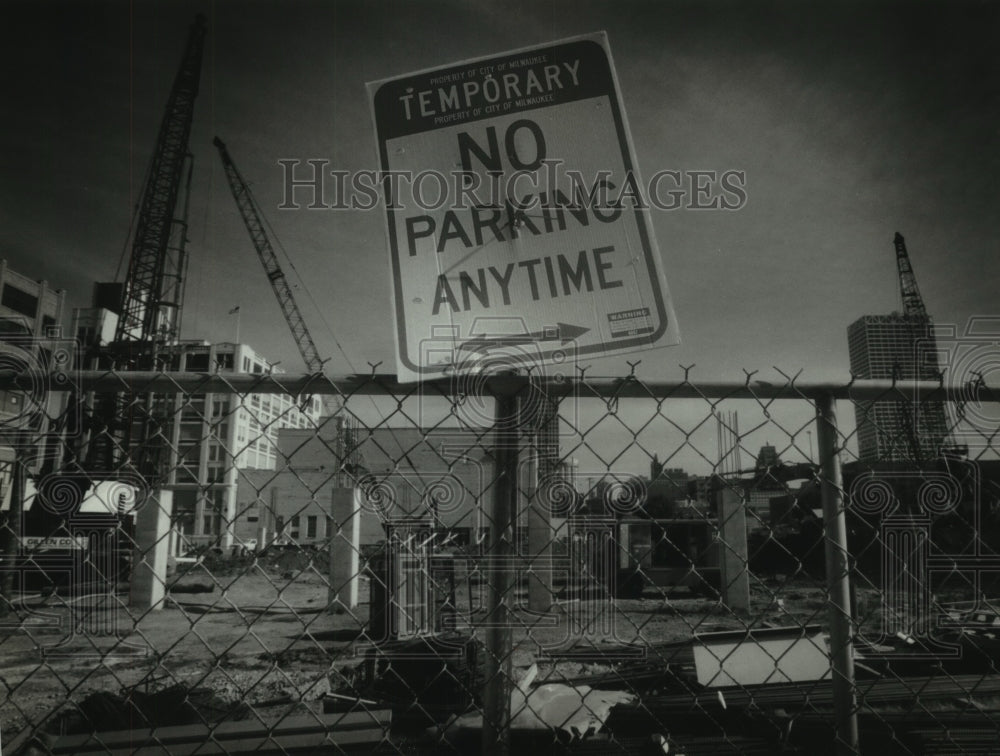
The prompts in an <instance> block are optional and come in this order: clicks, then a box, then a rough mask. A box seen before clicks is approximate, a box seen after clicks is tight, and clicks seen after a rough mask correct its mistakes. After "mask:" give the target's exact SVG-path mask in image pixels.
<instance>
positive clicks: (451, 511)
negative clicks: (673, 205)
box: [0, 351, 1000, 756]
mask: <svg viewBox="0 0 1000 756" xmlns="http://www.w3.org/2000/svg"><path fill="white" fill-rule="evenodd" d="M54 354H55V352H54V351H51V352H50V356H52V355H54ZM230 367H232V366H230ZM237 367H238V366H237ZM17 372H18V375H15V376H7V377H5V378H4V379H3V380H4V381H5V383H4V385H3V387H2V388H4V389H5V390H6V393H5V394H4V399H5V409H6V412H5V414H4V415H3V420H4V422H3V426H2V429H0V433H2V441H3V447H2V449H0V452H2V457H3V458H2V460H0V464H2V469H0V483H2V486H3V502H4V503H3V514H4V531H3V534H2V539H0V544H2V545H3V562H2V568H3V573H2V588H3V607H2V609H3V616H2V617H0V660H2V667H0V669H2V672H0V682H2V686H0V690H2V693H0V726H2V739H3V740H2V742H3V747H4V753H171V754H175V753H190V754H195V753H220V754H227V753H228V754H236V753H317V752H331V753H334V752H336V753H339V752H369V751H378V752H390V753H392V752H399V753H424V752H427V753H480V752H488V753H505V752H511V751H516V750H517V749H522V750H523V749H537V750H543V749H549V750H555V751H556V752H568V753H636V752H647V753H665V752H669V753H686V754H689V756H693V755H694V754H710V753H718V754H723V753H726V754H729V753H732V754H736V753H768V754H770V753H800V752H803V753H817V752H830V753H835V752H836V753H854V752H864V753H877V752H880V751H881V752H885V753H914V754H917V753H934V754H940V753H992V752H995V750H994V749H995V748H996V746H995V743H996V742H998V741H1000V737H998V726H1000V673H998V671H997V669H996V666H995V665H996V659H997V657H998V651H1000V635H998V633H1000V607H998V602H1000V583H998V578H1000V558H998V556H997V554H998V548H1000V516H998V504H1000V463H998V461H997V460H998V455H997V451H998V442H997V438H996V436H997V431H998V423H997V422H996V420H995V419H994V418H995V412H994V410H995V409H996V406H997V405H996V399H997V397H996V394H995V393H994V392H991V391H990V390H989V389H988V388H986V387H985V386H984V385H983V384H982V383H979V384H977V385H975V386H962V387H949V386H945V385H938V384H934V383H925V382H890V381H884V382H880V381H853V382H852V383H851V384H849V385H819V384H810V385H806V384H802V383H800V382H798V381H797V380H796V379H795V377H793V376H785V375H783V374H781V373H780V372H779V373H777V376H778V378H777V379H771V380H768V381H764V380H760V379H758V377H757V375H756V374H747V375H745V376H744V377H743V378H741V379H740V380H737V381H734V382H729V383H726V382H714V381H701V380H698V379H697V378H696V375H695V373H694V371H692V370H685V371H684V377H683V379H682V380H679V381H677V382H674V383H664V382H650V381H645V380H642V379H640V378H638V377H636V376H635V375H634V374H629V375H626V376H624V377H622V378H619V379H591V378H589V377H588V376H587V375H586V374H585V373H584V372H581V373H580V375H579V376H577V377H575V378H574V379H572V380H562V381H553V380H543V379H540V378H538V379H536V378H535V377H533V376H531V375H528V376H523V375H522V376H516V375H503V376H496V375H494V376H471V377H469V378H467V379H462V380H456V381H444V382H438V383H428V384H420V385H402V384H398V383H397V382H396V381H395V380H393V379H392V378H389V377H386V376H382V375H379V374H376V373H373V374H371V375H367V376H352V377H349V378H346V379H343V380H333V381H331V380H329V379H327V378H324V377H322V376H284V375H277V374H268V373H263V374H252V373H239V372H229V371H227V370H221V371H219V372H215V373H201V374H196V373H180V372H178V373H170V372H161V373H116V372H85V373H76V374H73V373H71V372H70V371H66V370H64V371H61V372H60V371H58V370H56V369H55V367H54V366H53V365H51V364H48V363H46V364H43V365H42V366H41V367H40V368H39V370H37V371H35V373H34V374H32V373H30V371H29V372H27V373H26V372H25V371H23V370H22V371H17ZM970 392H971V393H970ZM109 395H114V396H116V397H117V398H118V399H117V401H116V402H114V403H112V404H114V405H115V406H117V407H119V408H120V410H119V413H118V416H117V422H114V421H113V420H115V419H114V418H108V417H107V416H106V414H105V415H102V412H101V411H100V408H101V407H106V406H108V402H106V401H104V402H102V401H101V397H106V396H109ZM150 397H152V399H150ZM838 410H839V413H838ZM122 428H126V429H131V430H130V431H129V432H126V433H122V432H121V430H122ZM97 448H100V449H105V450H106V449H109V448H110V449H112V450H114V451H116V452H117V454H116V455H112V456H113V457H115V458H116V459H117V460H118V461H117V462H116V464H115V465H114V466H113V467H104V468H99V467H95V466H94V465H93V462H92V460H93V459H94V458H95V457H94V455H93V454H88V449H97ZM150 449H155V450H156V453H155V454H149V453H147V452H148V451H149V450H150ZM88 459H89V460H91V462H90V463H88ZM137 460H145V462H144V464H146V465H147V467H146V468H145V469H144V468H143V467H142V464H139V463H138V462H137ZM151 460H152V461H151ZM149 465H153V467H149Z"/></svg>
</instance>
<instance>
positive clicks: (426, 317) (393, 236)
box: [369, 33, 679, 381]
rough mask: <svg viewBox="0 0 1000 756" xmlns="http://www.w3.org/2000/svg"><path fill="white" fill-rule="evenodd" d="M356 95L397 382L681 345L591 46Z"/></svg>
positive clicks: (556, 47) (630, 159)
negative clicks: (382, 229) (387, 285)
mask: <svg viewBox="0 0 1000 756" xmlns="http://www.w3.org/2000/svg"><path fill="white" fill-rule="evenodd" d="M369 91H370V94H371V100H372V109H373V115H374V120H375V128H376V133H377V139H378V149H379V160H380V166H381V169H382V171H383V174H382V180H381V186H382V192H383V200H384V202H385V205H386V217H387V228H388V242H389V249H390V256H391V265H392V276H393V294H394V296H393V301H394V306H395V335H396V344H397V358H398V359H397V366H398V371H397V372H398V376H399V380H401V381H417V380H421V379H425V378H437V377H442V376H445V375H449V374H453V373H456V372H457V373H465V372H477V371H480V370H482V369H483V368H484V366H489V365H493V366H496V365H497V364H499V363H501V362H512V363H514V365H517V364H522V365H527V366H531V365H551V364H561V365H566V364H571V363H572V362H574V361H579V360H580V359H581V358H583V359H585V358H587V357H600V356H606V355H611V354H623V353H629V352H635V351H639V350H643V349H648V348H651V347H655V346H666V345H669V344H676V343H678V341H679V336H678V331H677V325H676V322H675V320H674V314H673V308H672V306H671V302H670V297H669V294H668V290H667V285H666V280H665V278H664V276H663V272H662V267H661V261H660V253H659V250H658V248H657V245H656V241H655V239H654V236H653V230H652V226H651V224H650V221H649V217H648V210H647V209H646V207H645V205H644V204H643V197H644V187H643V186H642V184H641V182H640V180H639V174H638V172H637V170H636V161H635V155H634V151H633V149H632V146H631V139H630V137H629V133H628V125H627V122H626V120H625V113H624V111H623V109H622V106H621V98H620V96H619V92H618V84H617V80H616V77H615V73H614V67H613V64H612V62H611V55H610V52H609V49H608V43H607V38H606V37H605V35H604V34H603V33H601V34H595V35H589V36H586V37H578V38H574V39H570V40H565V41H562V42H558V43H553V44H550V45H545V46H542V47H536V48H530V49H525V50H519V51H514V52H509V53H506V54H503V55H497V56H493V57H490V58H483V59H479V60H473V61H467V62H464V63H458V64H454V65H450V66H446V67H443V68H437V69H434V70H430V71H424V72H420V73H415V74H410V75H407V76H403V77H399V78H394V79H390V80H387V81H382V82H376V83H373V84H370V85H369Z"/></svg>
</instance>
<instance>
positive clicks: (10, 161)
mask: <svg viewBox="0 0 1000 756" xmlns="http://www.w3.org/2000/svg"><path fill="white" fill-rule="evenodd" d="M998 8H1000V6H998V5H997V4H996V3H987V2H947V3H946V2H940V3H914V2H901V3H868V2H866V3H844V2H824V3H805V2H802V3H788V2H778V3H775V2H740V3H720V2H656V3H653V2H611V1H610V0H599V1H592V2H578V1H577V2H568V1H567V2H544V1H543V2H520V3H499V2H488V1H486V0H483V1H481V2H402V1H401V0H400V1H397V2H362V1H360V0H358V1H355V2H322V3H319V2H317V3H295V2H278V1H277V0H267V1H263V0H261V1H258V2H235V1H229V0H219V1H217V2H171V3H164V2H144V3H138V2H136V3H133V4H129V3H123V2H122V3H119V2H72V3H54V2H13V3H11V2H8V3H7V4H6V5H5V16H6V19H7V22H6V24H5V25H6V28H7V33H6V34H5V35H4V36H5V40H4V44H3V46H2V50H3V52H2V53H0V54H2V55H3V64H2V65H3V75H4V78H5V82H6V86H5V91H6V98H5V100H6V107H5V108H4V116H5V117H4V123H3V126H2V127H0V128H2V132H3V135H4V137H5V138H4V143H3V148H2V150H0V154H2V160H3V170H2V174H0V212H2V217H0V256H2V257H6V258H7V259H8V261H9V262H10V264H11V265H12V266H13V267H14V268H16V269H18V270H20V271H22V272H24V273H26V274H29V275H31V276H33V277H36V278H46V279H48V280H49V281H50V282H51V283H52V284H53V285H56V286H60V287H63V288H65V289H67V291H68V299H69V302H70V304H71V305H73V306H82V305H85V304H87V300H88V298H89V296H90V288H91V284H92V282H93V281H94V280H111V279H113V277H114V276H115V273H116V270H117V267H118V262H119V258H120V256H121V253H122V250H123V246H124V244H125V241H126V237H127V232H128V225H129V220H130V217H131V214H132V208H133V206H134V204H135V202H136V201H137V199H138V196H139V193H140V191H141V186H142V181H143V176H144V171H145V169H146V165H147V162H148V159H149V155H150V152H151V150H152V147H153V142H154V139H155V135H156V130H157V127H158V124H159V120H160V118H161V116H162V113H163V107H164V104H165V102H166V97H167V92H168V90H169V87H170V84H171V82H172V80H173V77H174V74H175V72H176V69H177V66H178V63H179V61H180V57H181V52H182V49H183V46H184V42H185V40H186V37H187V30H188V27H189V25H190V24H191V22H192V21H193V19H194V17H195V15H196V13H198V12H202V13H205V15H206V16H207V17H208V24H209V32H208V37H207V41H206V48H205V60H204V66H203V74H202V80H201V93H200V95H199V97H198V100H197V103H196V107H195V124H194V132H193V136H192V144H191V146H192V149H193V152H194V154H195V156H196V166H195V170H196V174H195V175H196V177H195V186H194V194H193V197H192V203H191V230H190V233H189V236H190V252H191V256H192V258H191V267H190V275H189V280H188V287H187V299H186V304H185V312H184V334H183V335H184V336H186V337H189V338H195V337H197V338H207V339H212V340H231V339H232V337H233V335H234V325H235V323H234V319H233V318H231V317H228V316H227V311H228V310H230V309H231V308H232V307H234V306H236V305H240V306H241V308H242V309H241V312H242V322H241V329H242V333H241V336H242V340H243V341H246V342H248V343H250V344H252V345H254V346H255V347H257V348H258V349H260V350H261V351H263V352H264V353H265V354H268V355H273V356H274V358H275V359H279V360H281V361H282V365H283V366H284V367H285V368H286V369H288V370H290V371H298V370H300V369H301V367H302V366H301V361H300V360H299V358H298V356H297V352H296V350H295V347H294V343H293V342H292V340H291V338H290V336H289V335H288V333H287V330H286V328H285V325H284V322H283V321H282V319H281V316H280V311H279V309H278V306H277V304H276V303H275V301H274V297H273V295H272V294H271V292H270V289H269V287H268V284H267V282H266V279H265V277H264V275H263V271H262V269H261V268H260V266H259V264H258V263H257V260H256V257H255V255H254V253H253V249H252V247H251V245H250V242H249V239H248V237H247V234H246V231H245V229H244V228H243V226H242V224H241V222H240V219H239V217H238V215H237V214H236V210H235V206H234V203H233V201H232V198H231V197H230V195H229V190H228V187H227V186H226V184H225V178H224V176H223V174H222V171H221V165H220V164H219V161H218V157H217V154H216V153H215V150H214V149H213V148H212V146H211V140H212V137H213V136H214V135H216V134H218V135H219V136H220V137H222V138H223V139H224V140H225V141H226V142H227V143H228V145H229V148H230V151H231V153H232V155H233V157H234V159H235V161H236V163H237V165H238V166H239V167H240V169H241V171H242V172H243V174H244V175H245V176H246V177H247V178H248V179H250V180H251V181H252V182H253V188H254V192H255V193H256V196H257V199H258V200H259V202H260V203H261V205H262V206H263V208H264V210H265V213H266V214H267V216H268V218H269V220H270V221H271V224H272V225H273V227H274V230H275V232H276V235H277V238H278V239H279V240H280V242H281V244H282V245H283V246H284V248H285V249H286V250H287V251H288V254H289V256H290V257H291V259H292V261H293V263H294V265H295V268H296V269H297V270H298V272H299V273H300V274H301V278H302V279H303V280H304V281H305V284H304V286H303V287H302V288H300V289H299V293H300V297H299V299H300V303H301V305H302V309H303V311H304V314H305V317H306V319H307V320H308V321H309V322H310V324H311V326H312V330H313V332H314V335H315V338H316V341H317V343H318V345H319V348H320V351H321V352H322V353H324V354H325V355H330V356H331V357H332V361H331V363H330V370H331V371H332V372H334V373H342V372H348V371H350V370H351V369H352V368H357V369H364V368H365V367H366V363H367V362H369V361H372V362H375V361H379V360H383V361H384V369H386V371H387V372H388V371H391V370H392V360H393V339H392V323H391V307H390V296H391V289H390V273H389V264H388V252H387V250H386V242H385V231H384V228H383V225H384V215H383V214H382V213H380V212H368V213H346V212H337V211H317V210H305V209H302V210H298V211H291V210H279V209H278V207H277V206H278V204H279V203H280V201H281V190H282V171H281V169H280V166H279V165H278V162H277V161H278V160H280V159H285V158H299V159H302V160H307V159H311V158H320V159H325V160H328V161H329V162H330V164H331V167H332V168H340V169H344V170H359V169H373V168H376V167H377V164H376V151H375V138H374V133H373V126H372V122H371V117H370V111H369V105H368V99H367V92H366V88H365V84H366V82H369V81H375V80H379V79H384V78H389V77H393V76H397V75H400V74H405V73H407V72H410V71H415V70H419V69H424V68H429V67H435V66H438V65H442V64H447V63H451V62H455V61H459V60H463V59H468V58H475V57H479V56H484V55H489V54H493V53H499V52H503V51H505V50H508V49H513V48H518V47H524V46H528V45H533V44H538V43H544V42H547V41H551V40H555V39H560V38H564V37H568V36H573V35H577V34H583V33H589V32H594V31H600V30H604V31H606V32H607V34H608V39H609V42H610V45H611V50H612V54H613V56H614V60H615V64H616V67H617V71H618V76H619V80H620V85H621V90H622V94H623V97H624V104H625V108H626V111H627V113H628V117H629V120H630V123H631V128H632V136H633V140H634V143H635V147H636V151H637V154H638V159H639V167H640V170H641V171H642V172H643V173H644V174H645V175H647V176H649V175H651V174H653V173H655V172H656V171H658V170H666V169H670V170H717V171H725V170H729V169H735V170H740V171H745V172H746V190H747V194H748V203H747V205H746V207H744V208H743V209H742V210H740V211H738V212H722V211H713V212H704V211H703V212H694V211H684V210H677V211H672V212H666V211H655V210H654V211H653V215H652V217H653V223H654V227H655V231H656V235H657V239H658V242H659V246H660V250H661V252H662V256H663V265H664V269H665V271H666V275H667V279H668V282H669V286H670V289H671V293H672V297H673V301H674V309H675V311H676V314H677V318H678V321H679V324H680V329H681V337H682V342H683V343H682V345H681V346H678V347H672V348H669V349H663V350H658V351H655V352H649V353H646V354H644V355H643V357H642V359H643V363H642V366H641V367H640V369H639V372H640V374H642V375H646V376H649V377H653V378H669V377H670V376H679V375H680V374H681V373H680V370H679V369H678V368H677V365H678V364H679V363H683V364H692V363H697V365H698V368H697V374H698V375H702V376H704V377H706V378H711V379H715V380H722V379H727V378H729V379H735V380H741V379H742V377H743V373H742V371H741V368H744V367H745V368H748V369H760V370H761V371H762V373H765V374H773V373H772V370H771V366H772V365H777V366H779V367H780V368H782V369H783V370H786V371H788V372H795V371H798V370H799V369H804V371H805V372H804V373H803V377H805V378H814V379H821V378H827V377H829V378H834V379H840V378H843V379H846V377H847V345H846V335H845V331H846V327H847V325H848V324H849V323H850V322H851V321H852V320H854V319H855V318H856V317H857V316H859V315H861V314H866V313H886V312H890V311H892V310H894V309H897V308H898V307H899V294H898V283H897V278H896V271H895V260H894V254H893V246H892V237H893V233H894V232H895V231H897V230H898V231H900V232H901V233H903V234H904V235H905V236H906V239H907V243H908V246H909V250H910V255H911V259H912V262H913V265H914V268H915V271H916V274H917V277H918V280H919V283H920V288H921V291H922V293H923V295H924V299H925V302H926V304H927V307H928V309H929V310H930V312H931V313H932V315H934V316H935V318H936V319H937V320H938V321H939V322H947V323H952V322H954V323H958V324H964V322H965V320H966V319H967V318H968V317H969V316H971V315H976V314H993V313H996V312H997V297H996V293H997V288H998V282H1000V262H998V258H1000V256H998V254H997V251H998V250H997V221H998V218H1000V212H998V210H1000V207H998V206H1000V200H998V197H1000V191H998V190H1000V187H998V180H997V177H998V176H1000V161H998V140H997V129H998V126H1000V105H998V103H1000V92H998V89H1000V58H998V53H997V51H996V40H997V39H998V38H1000V24H998V19H1000V14H998ZM310 295H311V298H312V299H314V300H315V301H316V302H317V303H318V307H319V309H318V310H317V309H316V308H315V307H313V305H312V303H311V300H310ZM335 338H336V340H337V341H339V343H340V344H341V345H342V347H343V351H340V350H339V349H338V348H337V347H336V346H335V341H334V339H335ZM622 365H623V361H622V360H616V361H613V362H611V361H609V362H602V363H597V364H596V365H595V372H596V373H600V374H617V373H620V371H621V366H622Z"/></svg>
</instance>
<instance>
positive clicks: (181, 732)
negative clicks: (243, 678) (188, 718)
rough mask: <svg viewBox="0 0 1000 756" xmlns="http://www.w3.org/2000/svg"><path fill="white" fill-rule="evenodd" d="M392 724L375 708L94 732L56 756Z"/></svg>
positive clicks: (387, 712) (63, 742)
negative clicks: (275, 719)
mask: <svg viewBox="0 0 1000 756" xmlns="http://www.w3.org/2000/svg"><path fill="white" fill-rule="evenodd" d="M391 721H392V710H391V709H373V710H371V711H355V712H348V713H341V714H320V715H316V716H312V717H310V716H305V717H286V718H285V719H283V720H281V721H280V722H276V723H274V724H266V723H262V722H260V721H258V720H256V719H253V720H241V721H236V722H222V723H220V724H217V725H214V726H213V725H205V724H194V725H182V726H177V727H159V728H157V729H155V730H151V729H149V728H148V727H146V728H137V729H133V730H114V731H109V732H100V733H90V734H84V735H66V736H63V737H61V738H60V739H59V741H58V743H57V744H56V746H55V748H54V749H53V750H54V752H55V753H75V752H77V749H82V748H89V749H93V748H95V747H99V748H101V749H113V748H121V747H127V748H130V749H131V748H136V747H138V746H144V745H146V744H155V743H160V744H164V745H170V744H174V743H177V744H180V743H185V742H188V741H192V740H197V741H206V740H210V739H214V740H217V741H224V740H227V739H236V738H253V737H256V738H267V737H268V736H270V737H279V736H293V735H308V734H310V733H313V732H319V733H327V732H331V731H333V732H336V733H340V732H347V731H353V730H369V729H372V728H375V729H378V730H379V731H381V730H384V729H386V728H387V727H388V725H389V723H390V722H391Z"/></svg>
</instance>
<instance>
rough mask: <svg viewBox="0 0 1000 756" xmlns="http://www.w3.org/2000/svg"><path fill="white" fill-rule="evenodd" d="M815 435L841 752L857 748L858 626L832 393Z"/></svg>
mask: <svg viewBox="0 0 1000 756" xmlns="http://www.w3.org/2000/svg"><path fill="white" fill-rule="evenodd" d="M816 409H817V417H816V437H817V441H818V446H819V463H820V469H821V475H822V488H821V491H822V502H823V529H824V534H825V538H824V546H825V550H826V584H827V594H828V609H829V618H830V668H831V673H832V675H833V680H832V684H833V709H834V721H835V723H836V728H837V729H836V739H837V743H836V745H837V753H838V754H839V755H840V756H848V755H854V754H858V753H860V751H859V750H858V717H857V707H856V706H855V681H854V650H853V642H852V641H853V629H852V627H851V599H850V583H851V577H850V554H849V552H848V545H847V518H846V516H845V511H844V496H843V492H844V483H843V476H842V471H841V469H840V455H839V450H838V448H837V406H836V401H835V400H834V398H833V396H832V395H830V394H825V395H822V396H820V397H819V398H817V400H816Z"/></svg>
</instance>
